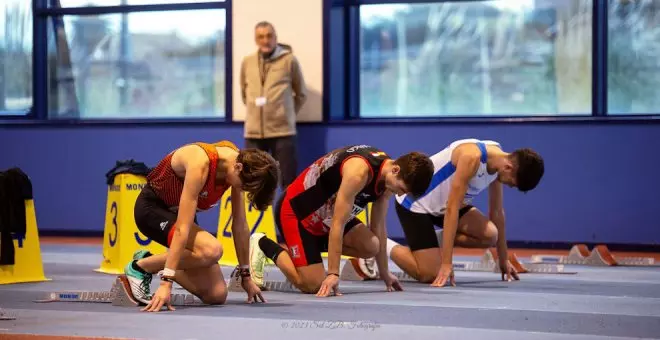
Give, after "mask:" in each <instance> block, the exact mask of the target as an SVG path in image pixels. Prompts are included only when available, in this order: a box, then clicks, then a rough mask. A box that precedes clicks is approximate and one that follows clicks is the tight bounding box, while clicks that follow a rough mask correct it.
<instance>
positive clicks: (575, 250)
mask: <svg viewBox="0 0 660 340" xmlns="http://www.w3.org/2000/svg"><path fill="white" fill-rule="evenodd" d="M530 262H531V263H534V264H546V263H559V264H574V265H585V266H654V265H656V264H655V259H654V258H652V257H619V258H615V257H614V256H613V255H612V253H611V252H610V250H609V249H608V248H607V246H606V245H603V244H601V245H597V246H595V247H594V249H593V250H592V251H591V252H590V251H589V248H588V247H587V245H586V244H576V245H574V246H573V247H571V250H570V251H569V252H568V256H557V255H534V256H532V258H531V260H530Z"/></svg>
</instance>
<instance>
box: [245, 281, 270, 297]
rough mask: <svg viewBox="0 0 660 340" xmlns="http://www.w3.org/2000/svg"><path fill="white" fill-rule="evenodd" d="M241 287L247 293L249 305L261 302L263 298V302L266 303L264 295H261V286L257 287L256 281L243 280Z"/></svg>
mask: <svg viewBox="0 0 660 340" xmlns="http://www.w3.org/2000/svg"><path fill="white" fill-rule="evenodd" d="M241 285H242V286H243V289H245V291H246V292H247V295H248V298H247V303H252V302H259V298H261V302H266V299H264V297H263V295H261V289H259V286H257V284H256V283H254V281H252V280H251V279H247V280H242V281H241Z"/></svg>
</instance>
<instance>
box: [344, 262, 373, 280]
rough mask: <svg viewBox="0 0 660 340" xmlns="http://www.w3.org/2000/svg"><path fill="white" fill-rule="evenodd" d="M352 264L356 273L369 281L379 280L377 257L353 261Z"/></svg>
mask: <svg viewBox="0 0 660 340" xmlns="http://www.w3.org/2000/svg"><path fill="white" fill-rule="evenodd" d="M351 264H352V265H353V268H354V269H355V271H356V272H358V273H359V274H360V276H362V277H364V278H366V279H368V280H375V279H378V266H377V265H376V258H375V257H372V258H368V259H363V258H359V259H357V261H355V260H352V261H351Z"/></svg>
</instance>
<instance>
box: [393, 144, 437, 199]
mask: <svg viewBox="0 0 660 340" xmlns="http://www.w3.org/2000/svg"><path fill="white" fill-rule="evenodd" d="M394 164H396V165H398V166H399V167H400V168H401V171H399V174H398V175H397V177H398V178H400V179H402V180H403V182H404V183H405V184H406V186H407V187H408V190H410V195H411V196H414V197H419V196H421V195H423V194H424V193H425V192H426V189H428V187H429V185H430V184H431V179H432V178H433V162H432V161H431V159H430V158H429V157H428V156H427V155H425V154H423V153H421V152H417V151H413V152H409V153H407V154H405V155H403V156H401V157H399V158H397V159H396V160H395V161H394Z"/></svg>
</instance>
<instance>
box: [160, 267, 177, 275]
mask: <svg viewBox="0 0 660 340" xmlns="http://www.w3.org/2000/svg"><path fill="white" fill-rule="evenodd" d="M175 274H176V271H175V270H172V269H170V268H165V269H163V271H162V272H161V274H160V276H161V277H163V276H164V277H174V275H175Z"/></svg>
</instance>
